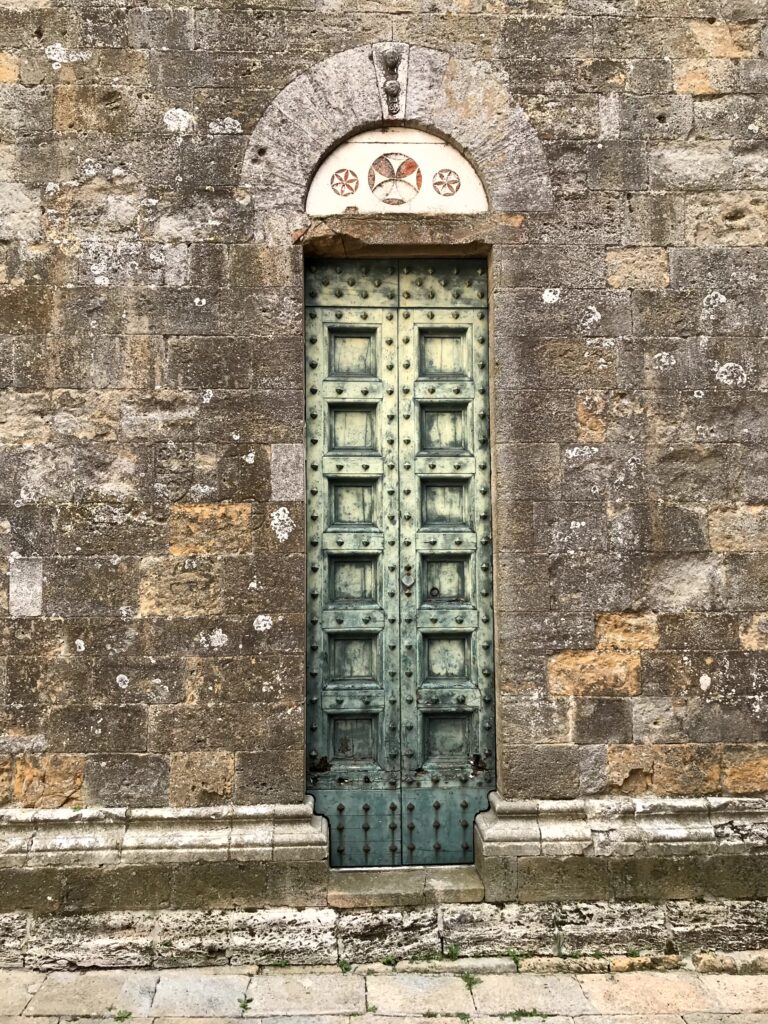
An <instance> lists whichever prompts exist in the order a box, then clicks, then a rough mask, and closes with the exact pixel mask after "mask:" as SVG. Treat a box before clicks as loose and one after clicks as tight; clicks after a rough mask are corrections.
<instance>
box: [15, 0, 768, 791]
mask: <svg viewBox="0 0 768 1024" xmlns="http://www.w3.org/2000/svg"><path fill="white" fill-rule="evenodd" d="M765 13H766V12H765V5H764V3H763V2H762V0H642V2H641V0H637V2H633V0H552V2H551V3H544V2H540V0H505V2H503V0H434V2H429V3H427V2H422V0H405V2H402V3H398V4H387V3H384V2H376V0H358V2H356V0H352V2H349V3H344V4H342V3H340V2H336V0H290V2H287V0H286V2H285V3H281V2H280V0H273V2H261V0H257V2H255V3H248V4H245V3H242V4H241V3H237V2H235V0H218V2H214V0H198V2H197V3H196V5H195V6H194V7H192V6H189V5H187V4H184V5H181V4H176V3H170V4H164V5H163V6H162V7H158V8H150V7H145V6H140V5H138V4H134V3H132V2H131V0H119V2H99V3H94V4H89V3H83V2H74V0H69V2H56V3H54V2H53V0H50V2H48V0H2V2H1V3H0V46H1V47H2V53H0V379H1V380H2V385H3V391H2V392H0V465H1V466H2V476H1V478H0V502H1V503H2V509H0V537H2V555H3V558H4V559H5V566H4V568H5V580H6V581H7V590H6V589H5V587H4V588H3V609H2V614H3V620H2V623H1V624H0V629H1V630H2V633H1V635H2V654H3V675H2V677H1V680H0V802H4V803H12V804H17V805H20V806H24V807H31V808H52V807H61V808H75V807H77V806H81V805H106V806H119V807H124V806H139V807H151V806H165V805H169V804H170V805H176V806H192V807H194V806H201V807H204V806H206V805H221V804H227V803H235V804H272V803H275V802H284V803H291V802H300V801H301V800H302V799H303V795H304V766H303V743H304V741H303V693H304V681H303V650H304V591H303V572H304V553H303V532H304V531H303V500H302V499H303V481H302V464H301V463H302V445H303V422H302V420H303V343H302V313H301V289H302V278H301V271H302V257H303V247H309V248H310V249H313V250H314V251H335V252H344V251H348V252H358V253H359V252H362V251H366V247H369V246H374V245H376V244H378V243H381V241H382V239H383V238H386V239H387V240H388V242H389V244H390V245H392V246H396V247H400V248H401V249H402V251H407V250H411V251H413V250H414V249H418V250H425V249H426V250H428V249H429V247H430V246H440V247H456V246H460V245H463V246H466V247H467V248H466V250H465V251H470V249H471V248H472V247H474V251H478V249H479V250H480V251H482V250H487V251H490V259H491V269H492V274H493V293H492V300H491V301H492V310H493V318H494V324H495V328H494V345H495V356H496V379H495V392H494V404H495V426H494V443H495V449H494V458H495V471H496V504H495V537H496V563H497V574H496V581H497V582H496V586H497V593H496V611H497V618H496V631H497V638H498V651H497V654H498V673H497V688H498V693H499V706H498V717H499V743H500V750H499V755H500V758H499V760H500V769H501V772H500V778H501V786H500V788H501V792H502V794H503V796H504V797H505V798H507V799H516V798H530V799H569V798H573V797H584V796H588V797H593V796H597V797H601V796H607V795H612V794H624V795H629V796H633V797H639V796H642V795H643V794H657V795H673V796H697V797H703V796H708V795H712V794H730V795H737V796H738V795H752V794H760V793H764V792H766V790H768V698H767V697H766V693H767V692H768V598H767V597H766V594H767V593H768V557H767V555H766V551H767V550H768V539H766V538H768V529H767V527H768V456H767V455H766V439H767V438H768V411H767V409H768V407H767V406H766V398H765V394H766V388H768V377H766V373H767V372H768V367H767V364H766V343H765V339H764V337H763V335H764V333H765V327H764V325H765V321H766V290H765V270H766V267H767V266H768V262H767V260H766V256H765V251H764V244H765V242H766V241H767V240H768V189H767V188H766V180H767V178H766V175H767V174H768V142H766V136H768V120H766V114H765V109H764V107H765V92H766V89H767V88H768V57H766V45H768V42H767V40H766V34H765ZM390 38H395V39H398V40H401V41H403V43H405V44H410V46H411V62H410V69H409V75H411V76H414V81H416V82H418V86H419V87H418V89H416V88H414V91H413V100H412V102H413V104H415V106H414V107H413V108H412V110H413V113H412V117H411V118H410V119H409V120H410V122H412V123H414V125H415V126H417V127H423V128H425V129H427V130H430V129H431V130H438V131H439V132H441V133H443V134H444V135H446V136H447V137H449V138H451V139H452V140H454V141H455V142H457V144H459V145H460V146H461V148H463V149H464V150H465V151H466V153H467V155H468V156H469V158H470V159H472V160H473V161H474V162H475V165H476V166H477V168H478V170H479V172H480V174H481V176H483V177H484V180H485V183H486V187H487V188H488V191H489V197H490V200H491V213H490V214H489V215H488V216H487V217H483V218H478V219H472V218H456V219H452V220H450V221H447V220H441V221H440V222H436V221H435V220H430V219H429V218H426V219H422V220H409V219H408V218H402V217H401V218H399V219H397V218H388V219H387V218H381V219H380V220H378V221H377V220H376V219H375V218H374V219H370V220H367V221H366V222H365V223H363V222H362V221H358V222H355V220H354V218H353V217H346V218H341V219H339V221H338V222H326V223H312V222H310V221H309V220H308V218H306V217H305V216H304V215H303V213H302V211H301V197H302V196H303V190H304V187H305V185H304V182H305V180H306V178H304V179H303V178H302V175H308V174H310V173H311V170H312V167H313V161H315V162H316V161H317V160H318V159H319V158H320V157H322V156H323V155H324V152H325V151H327V149H328V148H329V147H331V146H332V145H333V144H334V143H335V142H336V141H339V140H340V139H341V138H343V137H346V136H347V135H349V134H352V133H353V132H354V131H356V130H360V129H362V128H365V127H369V126H370V125H371V124H372V123H375V122H376V119H377V116H378V115H377V111H379V110H380V109H381V107H380V103H379V96H378V93H377V91H376V88H377V87H376V82H375V75H374V72H373V71H372V70H370V71H366V70H365V69H366V68H368V67H369V62H368V59H367V57H361V56H360V54H361V53H363V54H367V53H368V47H369V45H370V44H373V43H378V42H380V41H382V40H387V39H390ZM347 53H348V54H351V55H352V56H345V54H347ZM430 54H432V55H434V54H438V56H437V57H435V56H430ZM333 55H337V56H335V57H334V63H331V64H330V65H323V64H322V62H323V61H324V60H326V59H327V58H331V57H333ZM323 67H330V69H331V70H330V71H329V72H328V73H327V74H326V73H325V72H322V71H321V70H318V68H323ZM372 67H373V65H372V64H370V68H372ZM361 76H362V77H361ZM419 76H420V77H419ZM367 77H370V83H368V82H367V81H366V78H367ZM290 83H294V84H293V86H291V89H289V90H287V91H286V92H284V93H283V92H282V90H283V89H284V88H285V87H286V86H289V85H290ZM478 83H482V88H480V87H479V85H478ZM475 86H477V88H475ZM281 97H282V102H281ZM297 97H298V98H299V99H301V101H302V102H307V103H314V105H315V109H316V111H317V112H318V113H317V121H316V123H315V121H314V120H313V119H308V118H307V117H304V119H303V120H302V118H301V117H298V118H297V116H296V111H297V110H301V109H302V108H301V107H300V106H299V107H295V106H294V107H292V106H291V104H290V103H289V102H288V100H290V99H292V98H293V99H296V98H297ZM297 102H298V100H297ZM303 109H304V110H305V113H306V110H307V109H309V108H307V107H305V108H303ZM407 109H409V110H410V109H411V108H407ZM329 125H330V126H331V128H329V127H328V126H329ZM331 129H332V130H331ZM329 132H330V134H329ZM334 133H335V134H334ZM249 141H250V147H249ZM318 146H319V147H321V148H320V151H317V147H318ZM281 147H282V148H281ZM323 147H324V148H323ZM246 153H247V154H248V155H247V158H246ZM244 161H245V163H244ZM281 161H282V162H281ZM542 175H543V176H542ZM395 221H396V223H395ZM445 251H448V249H447V248H446V249H445Z"/></svg>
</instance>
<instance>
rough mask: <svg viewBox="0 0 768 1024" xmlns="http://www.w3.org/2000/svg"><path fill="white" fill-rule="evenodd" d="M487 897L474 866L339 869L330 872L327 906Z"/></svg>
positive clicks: (413, 904)
mask: <svg viewBox="0 0 768 1024" xmlns="http://www.w3.org/2000/svg"><path fill="white" fill-rule="evenodd" d="M484 896H485V889H484V887H483V883H482V880H481V878H480V875H479V874H478V871H477V868H475V867H474V866H473V865H464V864H457V865H454V866H446V867H402V868H336V869H332V870H331V871H330V873H329V882H328V906H329V907H338V908H339V909H349V908H369V907H420V906H429V905H432V904H438V903H481V902H482V900H483V898H484Z"/></svg>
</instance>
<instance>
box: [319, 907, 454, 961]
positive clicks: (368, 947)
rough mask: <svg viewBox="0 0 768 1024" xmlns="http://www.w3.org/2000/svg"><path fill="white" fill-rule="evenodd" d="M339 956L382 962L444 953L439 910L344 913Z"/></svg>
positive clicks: (341, 916)
mask: <svg viewBox="0 0 768 1024" xmlns="http://www.w3.org/2000/svg"><path fill="white" fill-rule="evenodd" d="M337 931H338V941H339V955H340V957H341V958H342V959H344V960H349V961H351V962H353V963H369V962H372V961H375V962H378V961H380V960H382V959H383V958H384V957H387V956H396V957H397V958H398V959H403V958H406V957H410V958H413V957H417V956H428V955H430V954H436V953H440V952H441V950H442V945H441V941H440V935H439V931H438V918H437V911H436V910H435V909H433V908H429V909H426V910H421V909H420V910H370V911H366V912H353V911H350V912H348V913H342V914H341V915H340V917H339V920H338V926H337Z"/></svg>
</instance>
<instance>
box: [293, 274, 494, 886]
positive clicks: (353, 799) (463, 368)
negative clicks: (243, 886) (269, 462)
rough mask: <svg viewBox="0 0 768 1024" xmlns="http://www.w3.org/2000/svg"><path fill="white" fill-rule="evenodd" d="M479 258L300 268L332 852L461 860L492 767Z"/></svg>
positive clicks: (311, 596) (336, 858) (321, 738)
mask: <svg viewBox="0 0 768 1024" xmlns="http://www.w3.org/2000/svg"><path fill="white" fill-rule="evenodd" d="M487 294H488V284H487V268H486V263H485V261H484V260H480V259H467V260H442V259H434V260H423V259H411V260H394V259H390V260H386V259H385V260H354V261H349V260H328V261H325V260H313V261H310V264H309V265H308V268H307V276H306V306H307V309H306V323H307V483H308V492H309V504H308V509H309V518H308V530H307V533H308V563H309V564H308V713H307V728H308V751H309V764H308V776H309V787H308V788H309V792H310V793H312V795H313V796H314V798H315V806H316V809H317V812H318V813H319V814H323V815H325V816H327V818H328V819H329V822H330V831H331V844H330V857H331V864H332V866H335V867H342V866H343V867H364V866H377V865H382V866H389V865H392V866H394V865H400V864H406V865H407V864H459V863H471V862H472V860H473V840H472V834H473V820H474V817H475V814H477V812H478V811H480V810H483V809H484V808H485V807H487V805H488V793H489V791H490V790H492V789H493V788H494V782H495V768H494V758H495V748H494V727H495V723H494V711H493V708H494V700H493V622H492V618H493V616H492V560H491V489H490V452H489V441H488V433H489V426H488V417H489V402H488V315H487Z"/></svg>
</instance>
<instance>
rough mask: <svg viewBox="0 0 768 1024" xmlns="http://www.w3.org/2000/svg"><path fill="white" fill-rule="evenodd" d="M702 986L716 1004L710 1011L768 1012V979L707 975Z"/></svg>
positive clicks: (747, 976) (750, 976) (702, 980)
mask: <svg viewBox="0 0 768 1024" xmlns="http://www.w3.org/2000/svg"><path fill="white" fill-rule="evenodd" d="M701 986H702V988H703V989H704V991H705V992H706V993H707V994H708V995H709V996H710V997H711V998H712V1001H713V1003H714V1005H713V1006H712V1007H708V1009H709V1008H711V1009H718V1010H726V1011H732V1012H733V1013H763V1012H768V978H767V977H764V976H762V977H760V976H757V975H738V976H736V977H734V976H733V975H730V974H725V975H723V974H707V975H704V976H703V977H702V978H701ZM692 1009H695V1007H692ZM702 1009H704V1007H702Z"/></svg>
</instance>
